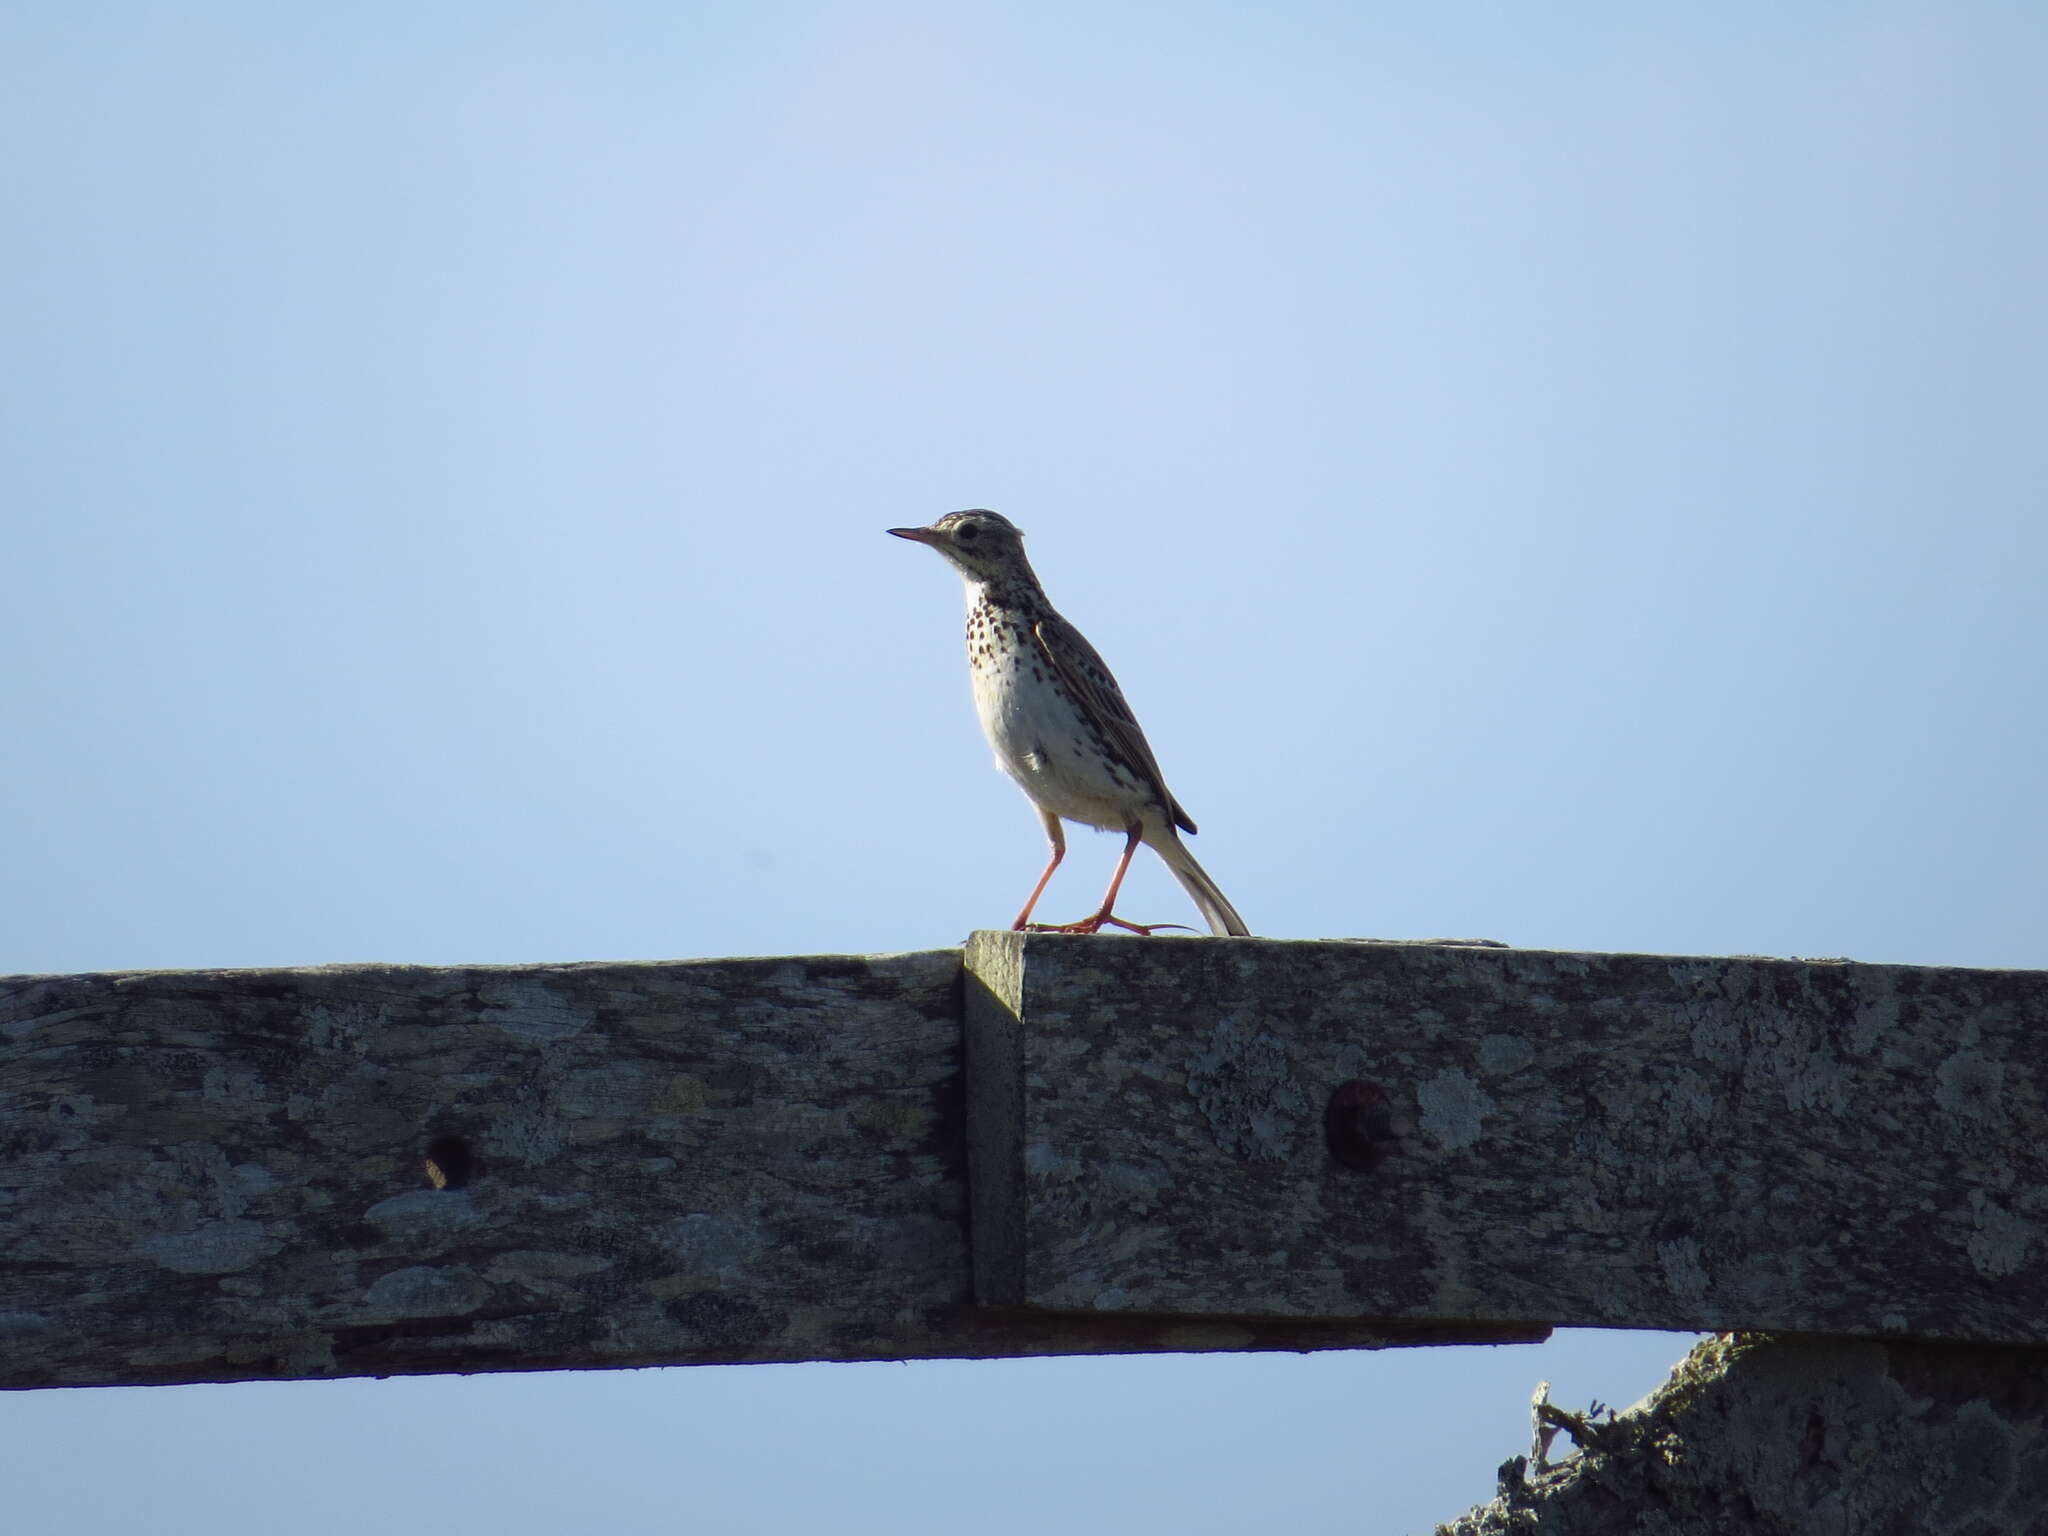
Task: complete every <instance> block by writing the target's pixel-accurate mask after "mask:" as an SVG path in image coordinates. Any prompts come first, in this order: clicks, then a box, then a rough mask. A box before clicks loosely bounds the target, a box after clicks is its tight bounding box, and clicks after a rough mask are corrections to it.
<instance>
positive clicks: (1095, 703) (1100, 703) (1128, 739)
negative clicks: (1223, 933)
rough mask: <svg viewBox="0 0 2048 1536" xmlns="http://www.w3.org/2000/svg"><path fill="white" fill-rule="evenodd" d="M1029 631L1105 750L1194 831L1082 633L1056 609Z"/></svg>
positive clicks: (1178, 822)
mask: <svg viewBox="0 0 2048 1536" xmlns="http://www.w3.org/2000/svg"><path fill="white" fill-rule="evenodd" d="M1031 633H1032V636H1033V638H1034V639H1036V640H1037V641H1038V648H1039V650H1040V651H1042V652H1044V654H1045V659H1046V660H1047V661H1049V662H1051V663H1052V669H1053V673H1054V675H1055V676H1057V677H1058V678H1059V680H1060V681H1061V682H1062V683H1064V684H1065V685H1066V689H1067V692H1069V693H1070V694H1072V695H1073V696H1074V702H1075V703H1077V704H1079V705H1080V706H1081V709H1082V711H1083V713H1085V714H1086V715H1087V716H1088V718H1089V719H1090V720H1092V721H1094V722H1095V726H1096V728H1097V729H1098V730H1100V731H1101V732H1102V736H1103V739H1104V740H1105V741H1107V742H1108V743H1109V745H1110V750H1112V751H1113V752H1115V753H1116V754H1117V756H1119V757H1121V758H1122V759H1123V760H1124V761H1125V762H1126V763H1128V764H1129V765H1130V766H1131V767H1132V768H1134V769H1135V770H1136V771H1137V772H1138V773H1139V774H1140V775H1141V776H1142V777H1143V778H1144V779H1145V781H1146V782H1147V783H1149V784H1150V785H1151V786H1152V788H1153V789H1154V790H1155V791H1157V792H1158V795H1159V801H1160V804H1162V805H1164V806H1165V807H1166V811H1167V815H1168V816H1169V817H1170V818H1171V819H1172V821H1173V824H1174V825H1175V826H1177V827H1179V828H1180V829H1181V830H1182V831H1184V832H1192V831H1194V830H1195V824H1194V822H1193V821H1192V820H1190V819H1189V817H1188V813H1187V812H1186V811H1184V810H1182V809H1181V808H1180V802H1179V801H1177V800H1175V799H1174V798H1173V796H1172V794H1170V793H1169V792H1168V791H1167V788H1166V778H1165V776H1164V775H1163V774H1161V773H1160V771H1159V760H1158V759H1157V758H1155V757H1154V756H1153V755H1152V748H1151V747H1150V746H1149V745H1147V744H1146V741H1145V733H1144V732H1143V731H1141V730H1140V729H1138V717H1137V716H1135V715H1133V714H1132V713H1131V706H1130V705H1128V704H1126V703H1125V702H1124V691H1123V690H1122V689H1121V688H1119V687H1117V685H1116V679H1115V678H1114V677H1112V676H1110V673H1109V668H1108V666H1107V665H1106V664H1105V663H1104V662H1103V660H1102V657H1101V656H1100V655H1098V654H1097V653H1096V650H1095V647H1094V646H1092V645H1090V644H1089V643H1088V642H1087V640H1086V639H1084V638H1083V637H1082V634H1081V631H1079V630H1078V629H1076V628H1074V626H1073V625H1071V624H1069V623H1068V622H1067V621H1066V620H1065V619H1063V618H1061V617H1060V616H1059V615H1058V614H1056V613H1053V614H1048V615H1046V616H1045V617H1044V618H1042V619H1040V620H1039V621H1038V622H1037V623H1036V624H1034V625H1032V626H1031Z"/></svg>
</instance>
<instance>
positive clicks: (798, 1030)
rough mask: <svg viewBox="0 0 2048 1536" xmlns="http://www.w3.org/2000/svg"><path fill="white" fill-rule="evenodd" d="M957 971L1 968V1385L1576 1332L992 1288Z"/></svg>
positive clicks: (933, 966) (797, 962) (704, 966)
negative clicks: (1222, 1314) (999, 1301)
mask: <svg viewBox="0 0 2048 1536" xmlns="http://www.w3.org/2000/svg"><path fill="white" fill-rule="evenodd" d="M1178 952H1179V953H1181V954H1183V955H1185V956H1189V957H1192V956H1193V955H1194V954H1195V953H1196V951H1195V950H1194V948H1193V947H1186V948H1179V950H1178ZM960 996H961V972H960V955H959V952H958V951H945V952H941V953H928V954H909V955H895V956H883V957H875V958H848V957H809V958H789V959H769V960H725V961H695V962H689V963H682V964H673V965H546V966H520V967H473V968H462V969H434V968H426V967H417V966H327V967H319V968H315V969H309V970H278V971H187V972H168V973H139V972H138V973H130V974H116V975H100V976H58V977H16V978H12V979H6V980H0V1386H7V1387H35V1386H55V1385H102V1384H130V1385H133V1384H143V1383H168V1382H189V1381H228V1380H240V1379H249V1378H280V1377H306V1376H323V1375H324V1376H335V1375H389V1374H395V1373H404V1372H426V1371H487V1370H542V1369H549V1368H555V1367H594V1366H632V1365H656V1364H681V1363H706V1362H732V1361H779V1360H867V1359H900V1358H908V1357H917V1356H985V1355H1034V1354H1080V1353H1116V1352H1124V1351H1141V1350H1168V1349H1171V1350H1200V1349H1309V1348H1322V1347H1338V1346H1345V1347H1355V1346H1361V1345H1378V1344H1386V1343H1391V1342H1403V1343H1424V1342H1436V1341H1458V1340H1487V1341H1492V1340H1503V1339H1529V1338H1539V1337H1541V1336H1542V1332H1541V1330H1532V1329H1527V1328H1522V1329H1505V1330H1504V1329H1500V1328H1496V1327H1491V1326H1486V1325H1481V1326H1478V1327H1464V1326H1461V1325H1451V1326H1440V1325H1424V1326H1417V1325H1415V1324H1412V1323H1398V1324H1394V1325H1392V1326H1387V1325H1383V1324H1379V1323H1373V1322H1361V1321H1358V1320H1356V1319H1348V1320H1343V1321H1339V1322H1332V1321H1330V1320H1328V1319H1324V1318H1311V1319H1307V1320H1304V1321H1298V1322H1296V1321H1287V1320H1281V1319H1276V1318H1273V1317H1270V1316H1267V1317H1263V1318H1259V1319H1256V1320H1251V1321H1240V1320H1234V1319H1220V1320H1219V1319H1214V1318H1197V1319H1186V1320H1183V1319H1171V1318H1165V1319H1162V1318H1152V1317H1143V1316H1138V1315H1136V1314H1133V1313H1131V1312H1130V1311H1129V1310H1128V1309H1120V1310H1118V1311H1116V1312H1115V1313H1113V1314H1111V1315H1106V1316H1102V1317H1079V1318H1069V1317H1061V1316H1053V1315H1046V1314H1029V1313H1001V1312H993V1311H990V1310H988V1309H986V1308H982V1307H978V1306H976V1305H974V1303H973V1296H972V1289H973V1287H972V1280H971V1275H970V1271H969V1257H968V1236H967V1225H966V1215H967V1204H968V1196H967V1188H966V1153H965V1129H964V1118H963V1109H962V1102H963V1093H962V1083H961V1069H960V1049H961V1022H960ZM1250 1310H1257V1309H1250Z"/></svg>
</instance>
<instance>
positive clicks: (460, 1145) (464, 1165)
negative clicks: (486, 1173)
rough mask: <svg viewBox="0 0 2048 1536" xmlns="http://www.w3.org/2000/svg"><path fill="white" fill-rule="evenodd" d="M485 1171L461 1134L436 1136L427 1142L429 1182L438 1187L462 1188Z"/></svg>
mask: <svg viewBox="0 0 2048 1536" xmlns="http://www.w3.org/2000/svg"><path fill="white" fill-rule="evenodd" d="M482 1172H483V1168H482V1166H481V1164H480V1163H479V1162H478V1160H477V1156H476V1154H475V1153H474V1152H472V1151H470V1150H469V1142H468V1140H467V1139H466V1138H464V1137H461V1136H436V1137H435V1138H434V1139H433V1140H432V1141H430V1142H428V1143H427V1182H428V1183H429V1184H431V1185H433V1186H434V1188H436V1189H461V1188H462V1187H463V1186H464V1185H466V1184H468V1183H469V1181H470V1180H471V1179H473V1178H475V1177H477V1175H478V1174H480V1173H482Z"/></svg>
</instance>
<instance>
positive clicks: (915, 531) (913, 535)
mask: <svg viewBox="0 0 2048 1536" xmlns="http://www.w3.org/2000/svg"><path fill="white" fill-rule="evenodd" d="M886 531H887V532H889V533H893V534H895V535H896V537H897V538H899V539H912V540H914V541H916V542H917V543H919V544H936V543H938V542H939V534H938V530H937V529H935V528H890V529H888V530H886Z"/></svg>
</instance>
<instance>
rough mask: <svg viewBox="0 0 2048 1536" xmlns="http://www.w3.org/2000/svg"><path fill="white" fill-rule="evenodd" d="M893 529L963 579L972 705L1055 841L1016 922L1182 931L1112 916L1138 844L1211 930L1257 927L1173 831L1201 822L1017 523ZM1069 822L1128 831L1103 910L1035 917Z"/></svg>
mask: <svg viewBox="0 0 2048 1536" xmlns="http://www.w3.org/2000/svg"><path fill="white" fill-rule="evenodd" d="M889 532H891V533H893V534H895V535H896V537H897V538H899V539H915V540H916V541H917V542H918V543H920V544H929V545H931V547H932V548H933V549H936V550H937V551H938V552H939V553H940V554H942V555H944V556H945V557H946V558H947V559H948V560H950V561H951V562H952V563H953V565H954V566H955V567H956V568H957V569H958V570H959V572H960V574H961V575H962V576H963V577H965V578H966V581H967V665H968V668H969V670H970V671H971V672H972V673H973V682H974V708H975V711H976V713H978V714H979V715H980V716H981V728H982V730H983V731H984V732H985V733H986V734H987V736H988V741H989V745H990V746H992V747H994V748H995V751H996V764H997V766H999V767H1000V768H1001V769H1002V770H1003V771H1004V772H1005V773H1007V774H1008V775H1009V776H1010V777H1011V778H1013V779H1015V780H1016V781H1017V783H1018V785H1019V786H1020V787H1022V789H1023V791H1024V793H1025V794H1027V795H1029V796H1030V797H1031V803H1032V804H1033V805H1035V806H1037V807H1038V814H1039V815H1040V816H1041V817H1042V818H1044V821H1045V835H1046V836H1047V838H1049V839H1050V840H1051V842H1052V860H1051V862H1050V863H1048V864H1047V865H1046V866H1045V873H1044V874H1042V875H1040V876H1039V877H1038V884H1036V885H1034V886H1033V887H1032V888H1031V895H1030V897H1029V898H1028V899H1027V900H1026V901H1025V903H1024V910H1023V911H1022V912H1019V913H1018V914H1017V921H1016V922H1014V923H1012V924H1011V925H1010V926H1011V927H1012V928H1017V929H1028V930H1030V931H1032V932H1034V933H1094V932H1096V931H1097V930H1098V929H1100V928H1102V927H1103V926H1104V925H1109V926H1111V927H1116V928H1127V929H1129V930H1130V931H1131V932H1132V933H1151V932H1152V931H1153V929H1155V928H1169V927H1174V926H1176V925H1175V924H1171V923H1153V924H1150V925H1145V924H1139V923H1127V922H1125V921H1124V920H1123V919H1122V918H1120V917H1114V916H1112V915H1111V909H1112V908H1114V907H1115V906H1116V893H1117V888H1118V887H1119V886H1121V885H1122V884H1123V883H1124V872H1125V871H1126V870H1128V869H1129V868H1130V867H1131V855H1132V854H1133V853H1135V852H1136V851H1137V848H1138V844H1139V843H1141V842H1142V843H1146V844H1149V845H1150V846H1151V848H1152V851H1153V852H1155V853H1157V854H1158V855H1159V857H1160V858H1161V859H1162V860H1164V861H1165V863H1166V867H1167V868H1168V869H1170V870H1172V871H1173V877H1174V879H1176V880H1178V881H1179V882H1180V883H1181V886H1182V888H1183V889H1185V890H1186V891H1187V893H1188V895H1190V896H1192V897H1193V898H1194V901H1195V905H1196V906H1198V907H1200V908H1201V909H1202V916H1203V917H1204V918H1205V919H1206V920H1207V921H1208V924H1209V931H1210V932H1211V933H1218V934H1232V933H1235V934H1247V933H1250V932H1251V930H1250V929H1248V928H1246V927H1245V925H1244V919H1243V918H1241V917H1239V916H1238V915H1237V909H1236V908H1234V907H1232V906H1231V904H1230V903H1229V902H1228V901H1227V900H1225V899H1224V895H1223V893H1222V892H1221V891H1219V890H1218V889H1217V888H1216V882H1215V881H1214V880H1211V879H1210V878H1209V876H1208V875H1207V874H1206V873H1205V872H1204V871H1203V869H1202V866H1201V865H1199V864H1197V863H1196V862H1195V858H1194V855H1193V854H1191V853H1189V852H1188V851H1187V849H1186V848H1185V847H1183V846H1182V844H1181V840H1180V833H1179V832H1177V831H1175V830H1174V829H1175V828H1180V829H1181V830H1183V831H1188V832H1192V831H1194V830H1195V824H1194V822H1192V821H1191V820H1189V819H1188V813H1187V812H1186V811H1184V810H1182V809H1181V808H1180V804H1179V802H1178V801H1176V800H1175V799H1174V798H1173V796H1172V795H1171V794H1169V793H1168V792H1167V788H1166V780H1165V779H1164V778H1163V777H1161V775H1160V772H1159V764H1158V763H1157V762H1156V761H1155V760H1154V759H1153V756H1152V749H1151V748H1150V747H1148V746H1147V745H1146V744H1145V733H1144V732H1143V731H1141V730H1139V729H1138V722H1137V719H1136V717H1135V716H1133V715H1132V714H1131V706H1130V705H1128V704H1126V703H1125V702H1124V696H1123V690H1122V689H1120V688H1118V687H1117V685H1116V679H1115V678H1113V677H1111V676H1110V675H1109V668H1108V667H1106V666H1104V665H1103V662H1102V658H1101V657H1100V656H1098V655H1096V654H1095V647H1094V646H1092V645H1090V644H1089V643H1088V642H1087V641H1086V640H1084V639H1083V638H1082V637H1081V632H1080V631H1079V630H1078V629H1076V628H1074V626H1073V625H1071V624H1069V623H1068V622H1067V621H1066V620H1065V619H1063V618H1061V617H1060V616H1059V614H1058V613H1056V612H1054V610H1053V606H1052V604H1051V603H1049V602H1047V601H1046V599H1045V589H1044V588H1043V587H1041V586H1039V584H1038V577H1037V576H1036V575H1034V574H1033V573H1032V570H1031V562H1030V561H1029V560H1027V559H1025V558H1024V535H1023V534H1021V533H1019V532H1018V531H1017V527H1016V525H1015V524H1014V523H1012V522H1011V521H1010V520H1009V519H1008V518H1006V517H998V516H997V515H996V514H995V513H993V512H984V511H980V510H976V511H971V512H953V513H949V514H948V515H947V516H945V517H942V518H940V519H939V520H938V521H937V522H936V523H933V524H932V525H931V527H929V528H891V529H890V530H889ZM1062 817H1065V818H1066V819H1067V820H1068V821H1078V822H1081V823H1083V824H1084V825H1086V826H1091V827H1107V828H1110V829H1112V830H1114V831H1119V832H1122V833H1123V834H1124V835H1125V838H1126V841H1125V843H1124V854H1123V857H1122V858H1121V859H1119V860H1117V866H1116V874H1115V875H1113V876H1112V877H1111V878H1110V882H1109V893H1108V894H1107V895H1105V896H1104V897H1103V898H1102V910H1101V911H1099V912H1097V913H1096V914H1095V915H1094V916H1092V917H1085V918H1083V919H1082V920H1081V921H1080V922H1078V923H1033V922H1032V921H1031V909H1032V908H1033V907H1035V906H1037V905H1038V897H1039V893H1040V892H1042V891H1043V890H1044V889H1045V884H1046V882H1047V881H1048V880H1050V879H1052V872H1053V871H1054V870H1056V869H1058V868H1059V867H1060V860H1061V859H1063V858H1065V857H1066V853H1067V839H1066V835H1065V833H1063V832H1062V831H1061V830H1060V819H1061V818H1062Z"/></svg>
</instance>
